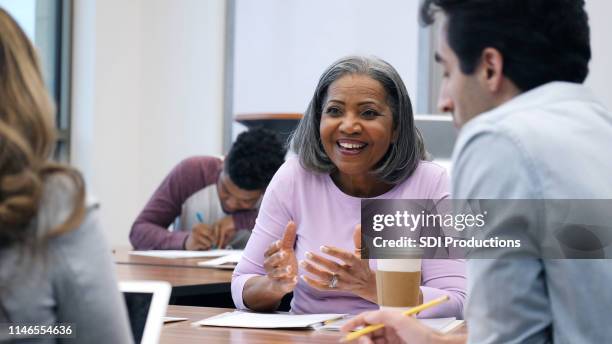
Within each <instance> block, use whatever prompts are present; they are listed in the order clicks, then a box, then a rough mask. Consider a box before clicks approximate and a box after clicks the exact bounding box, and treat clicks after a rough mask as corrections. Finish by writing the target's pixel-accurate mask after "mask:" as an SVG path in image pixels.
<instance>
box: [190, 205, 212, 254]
mask: <svg viewBox="0 0 612 344" xmlns="http://www.w3.org/2000/svg"><path fill="white" fill-rule="evenodd" d="M195 216H196V219H197V220H198V222H200V223H204V215H203V214H202V213H201V212H199V211H198V212H196V214H195ZM216 248H217V245H215V244H212V245H211V246H210V249H211V250H214V249H216Z"/></svg>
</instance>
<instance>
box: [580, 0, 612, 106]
mask: <svg viewBox="0 0 612 344" xmlns="http://www.w3.org/2000/svg"><path fill="white" fill-rule="evenodd" d="M587 11H588V13H589V20H590V24H591V48H592V49H593V60H592V61H591V64H590V74H589V78H588V79H587V82H586V84H587V85H588V86H589V87H591V88H592V89H593V91H594V92H595V93H596V94H597V95H598V96H599V98H600V99H601V100H602V102H603V103H604V104H605V105H606V106H607V107H608V109H611V110H612V92H611V91H610V89H611V87H610V85H611V83H612V63H611V62H610V61H612V39H610V34H611V33H612V21H610V14H611V13H612V1H609V0H588V1H587Z"/></svg>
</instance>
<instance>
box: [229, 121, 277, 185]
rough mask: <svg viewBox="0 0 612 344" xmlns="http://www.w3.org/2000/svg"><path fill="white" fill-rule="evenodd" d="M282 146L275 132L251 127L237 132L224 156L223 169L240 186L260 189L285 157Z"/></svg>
mask: <svg viewBox="0 0 612 344" xmlns="http://www.w3.org/2000/svg"><path fill="white" fill-rule="evenodd" d="M285 153H286V152H285V148H284V145H283V143H282V142H281V141H280V139H279V138H278V137H277V135H276V134H275V133H274V132H272V131H270V130H266V129H263V128H255V129H251V130H249V131H246V132H244V133H241V134H240V135H238V138H237V139H236V142H234V144H233V145H232V148H231V149H230V151H229V153H228V155H227V157H226V159H225V167H224V169H225V173H227V174H228V175H229V177H230V179H231V180H232V182H234V184H236V186H238V187H239V188H241V189H244V190H262V189H265V188H266V187H267V186H268V183H270V180H272V176H274V173H276V170H278V168H279V167H280V166H281V165H282V164H283V162H284V161H285Z"/></svg>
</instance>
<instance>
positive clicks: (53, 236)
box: [0, 8, 132, 343]
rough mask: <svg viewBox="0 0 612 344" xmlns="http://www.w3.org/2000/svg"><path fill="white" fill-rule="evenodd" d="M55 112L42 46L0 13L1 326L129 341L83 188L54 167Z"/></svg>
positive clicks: (66, 170) (77, 178)
mask: <svg viewBox="0 0 612 344" xmlns="http://www.w3.org/2000/svg"><path fill="white" fill-rule="evenodd" d="M54 113H55V109H54V105H53V103H52V101H51V98H50V97H49V93H48V92H47V90H46V88H45V84H44V81H43V78H42V75H41V71H40V65H39V62H38V57H37V55H36V51H35V50H34V47H33V46H32V44H31V42H30V41H29V40H28V38H27V37H26V35H25V34H24V32H23V31H22V30H21V28H20V27H19V26H18V25H17V23H16V22H15V20H13V18H11V16H10V15H9V14H8V13H7V12H6V11H5V10H4V9H2V8H0V323H12V324H36V325H53V324H58V323H73V324H75V327H76V328H75V329H74V330H75V334H76V339H77V341H79V342H87V343H102V342H110V343H126V342H131V341H132V338H131V334H130V330H129V327H128V326H129V325H128V320H127V313H126V311H125V306H124V304H123V301H122V298H121V295H120V293H119V291H118V289H117V281H116V279H115V277H114V273H113V265H112V264H113V263H112V259H111V256H110V250H109V248H108V247H107V246H106V244H105V241H104V238H103V234H102V232H101V229H100V228H99V225H98V221H97V219H96V217H95V212H94V210H93V209H88V208H87V207H86V205H85V186H84V182H83V179H82V177H81V175H80V174H79V172H77V171H76V170H74V169H72V168H70V167H68V166H63V165H60V164H57V163H54V162H51V161H49V157H50V155H51V153H52V151H53V148H54V142H55V129H54V123H53V118H54ZM3 335H4V336H6V334H3V333H0V341H3V340H6V339H10V338H8V337H7V338H2V336H3ZM46 340H48V341H49V342H55V339H54V338H46Z"/></svg>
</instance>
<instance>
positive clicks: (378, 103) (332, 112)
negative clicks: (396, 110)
mask: <svg viewBox="0 0 612 344" xmlns="http://www.w3.org/2000/svg"><path fill="white" fill-rule="evenodd" d="M319 133H320V136H321V142H322V144H323V149H324V150H325V153H326V154H327V156H328V157H329V158H330V160H331V161H332V162H333V164H334V165H335V166H336V167H337V168H338V172H339V173H340V174H341V175H344V176H345V177H349V176H350V177H359V176H366V175H367V174H368V173H369V172H370V171H371V170H372V169H373V168H374V167H375V166H376V165H377V164H378V163H379V161H380V160H381V159H382V158H383V157H384V156H385V154H386V153H387V150H388V149H389V146H390V145H391V143H392V142H393V140H394V130H393V114H392V111H391V108H390V106H389V104H388V103H387V94H386V92H385V89H384V88H383V86H382V85H381V84H380V82H378V81H376V80H374V79H372V78H370V77H369V76H367V75H361V74H349V75H345V76H343V77H341V78H340V79H338V80H336V81H334V82H333V83H332V84H331V85H329V88H328V90H327V97H326V99H325V102H324V103H323V109H322V114H321V125H320V127H319Z"/></svg>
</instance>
